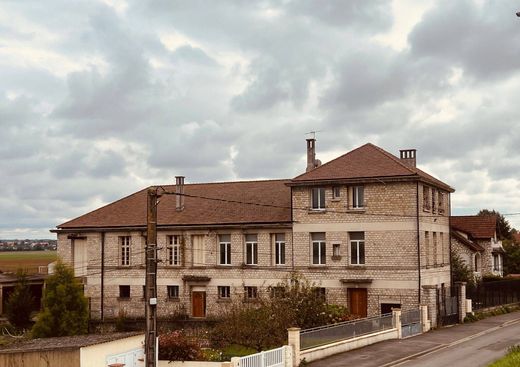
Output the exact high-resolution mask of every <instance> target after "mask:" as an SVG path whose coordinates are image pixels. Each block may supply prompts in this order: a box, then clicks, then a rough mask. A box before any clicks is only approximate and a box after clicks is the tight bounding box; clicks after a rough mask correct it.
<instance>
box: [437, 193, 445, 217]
mask: <svg viewBox="0 0 520 367" xmlns="http://www.w3.org/2000/svg"><path fill="white" fill-rule="evenodd" d="M438 193H439V196H438V206H439V214H443V213H444V193H443V192H441V191H439V192H438Z"/></svg>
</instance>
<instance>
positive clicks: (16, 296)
mask: <svg viewBox="0 0 520 367" xmlns="http://www.w3.org/2000/svg"><path fill="white" fill-rule="evenodd" d="M33 302H34V298H33V296H32V294H31V290H30V288H29V281H28V280H27V273H26V272H25V271H23V270H18V272H17V280H16V286H15V287H14V291H13V293H11V294H10V295H9V298H8V299H7V304H6V314H7V319H8V320H9V322H10V323H11V325H13V326H14V327H16V328H20V329H24V328H27V327H29V326H31V323H32V322H31V313H32V307H33Z"/></svg>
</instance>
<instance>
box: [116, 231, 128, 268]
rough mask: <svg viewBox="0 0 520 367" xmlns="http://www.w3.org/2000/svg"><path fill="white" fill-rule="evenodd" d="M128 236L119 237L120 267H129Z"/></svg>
mask: <svg viewBox="0 0 520 367" xmlns="http://www.w3.org/2000/svg"><path fill="white" fill-rule="evenodd" d="M130 238H131V237H130V236H120V237H119V245H120V246H121V265H123V266H128V265H130V243H131V242H130Z"/></svg>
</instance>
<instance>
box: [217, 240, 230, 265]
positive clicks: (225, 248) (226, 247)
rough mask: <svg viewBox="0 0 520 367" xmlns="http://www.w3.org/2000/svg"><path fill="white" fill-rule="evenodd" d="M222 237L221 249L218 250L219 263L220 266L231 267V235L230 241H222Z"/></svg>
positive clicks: (220, 241)
mask: <svg viewBox="0 0 520 367" xmlns="http://www.w3.org/2000/svg"><path fill="white" fill-rule="evenodd" d="M222 236H224V235H220V236H219V248H218V263H219V265H225V266H229V265H231V235H227V236H229V241H222ZM223 254H224V262H222V255H223Z"/></svg>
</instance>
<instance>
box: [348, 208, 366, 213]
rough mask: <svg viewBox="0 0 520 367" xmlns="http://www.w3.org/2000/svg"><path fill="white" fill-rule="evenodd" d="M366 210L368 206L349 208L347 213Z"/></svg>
mask: <svg viewBox="0 0 520 367" xmlns="http://www.w3.org/2000/svg"><path fill="white" fill-rule="evenodd" d="M365 211H366V208H365V207H363V208H347V210H346V212H347V213H364V212H365Z"/></svg>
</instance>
